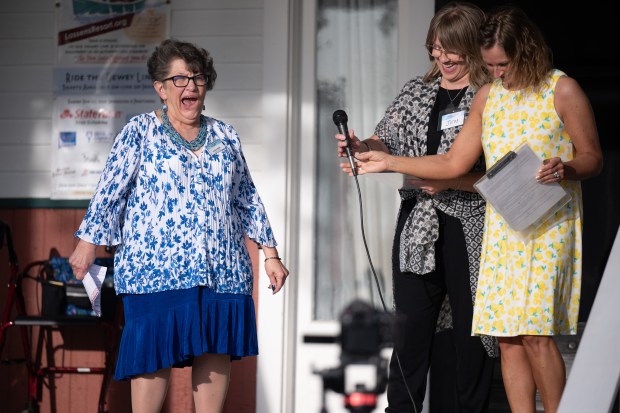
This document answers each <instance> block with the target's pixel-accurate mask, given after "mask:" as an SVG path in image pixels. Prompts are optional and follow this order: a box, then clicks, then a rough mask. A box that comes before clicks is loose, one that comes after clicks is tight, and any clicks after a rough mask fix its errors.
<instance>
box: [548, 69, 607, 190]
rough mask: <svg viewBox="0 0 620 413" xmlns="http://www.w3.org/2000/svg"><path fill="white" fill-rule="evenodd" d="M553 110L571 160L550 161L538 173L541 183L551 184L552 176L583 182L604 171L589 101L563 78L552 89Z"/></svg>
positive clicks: (571, 81)
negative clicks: (570, 145)
mask: <svg viewBox="0 0 620 413" xmlns="http://www.w3.org/2000/svg"><path fill="white" fill-rule="evenodd" d="M555 108H556V111H557V113H558V115H559V116H560V119H562V121H563V122H564V127H565V128H566V132H567V133H568V135H569V136H570V138H571V141H572V142H573V146H574V148H575V156H574V157H573V159H572V160H562V159H560V158H552V159H550V160H549V162H546V163H545V164H544V165H543V166H542V167H541V168H540V170H539V178H540V180H541V181H543V182H552V181H553V179H552V178H551V177H552V176H553V173H554V172H557V173H558V174H559V176H560V179H570V180H584V179H587V178H590V177H592V176H596V175H598V174H599V173H600V172H601V169H602V168H603V154H602V151H601V146H600V142H599V137H598V131H597V128H596V121H595V119H594V112H593V111H592V106H591V105H590V101H589V100H588V97H587V96H586V94H585V93H584V91H583V89H582V88H581V87H580V86H579V84H578V83H577V81H575V80H574V79H572V78H570V77H562V78H560V79H559V80H558V83H557V85H556V88H555Z"/></svg>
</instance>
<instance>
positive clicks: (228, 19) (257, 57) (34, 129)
mask: <svg viewBox="0 0 620 413" xmlns="http://www.w3.org/2000/svg"><path fill="white" fill-rule="evenodd" d="M170 8H171V26H170V27H171V28H170V33H171V36H172V37H175V38H179V39H182V40H187V41H191V42H194V43H196V44H198V45H200V46H202V47H204V48H206V49H207V50H209V51H210V52H211V53H212V54H213V57H214V61H215V68H216V70H217V72H218V79H217V82H216V85H215V88H214V90H212V91H211V92H210V93H209V94H208V96H207V101H206V105H207V110H206V112H207V113H208V114H209V115H210V116H213V117H216V118H219V119H221V120H224V121H226V122H228V123H231V124H233V125H234V126H235V128H236V129H237V131H238V132H239V134H240V136H241V139H242V143H243V145H244V150H245V154H246V157H247V161H248V163H249V165H250V169H251V170H252V171H253V172H254V173H255V174H256V175H257V177H258V175H260V174H261V173H262V171H263V170H264V164H263V162H264V161H263V160H264V159H265V158H264V157H263V154H264V150H263V148H262V145H261V142H262V136H261V135H262V96H263V84H262V83H263V1H262V0H209V1H203V0H171V1H170ZM55 13H56V6H55V1H53V0H21V1H1V2H0V50H1V53H0V198H44V199H45V198H49V196H50V184H51V177H50V163H51V147H50V143H51V141H52V139H51V136H50V134H51V130H52V120H51V119H52V102H53V95H52V69H53V65H54V60H55V39H56V30H55Z"/></svg>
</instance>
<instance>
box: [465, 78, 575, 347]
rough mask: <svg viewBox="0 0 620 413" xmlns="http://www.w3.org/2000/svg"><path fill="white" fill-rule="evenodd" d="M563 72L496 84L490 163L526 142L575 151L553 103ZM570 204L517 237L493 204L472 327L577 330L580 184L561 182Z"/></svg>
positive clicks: (544, 155)
mask: <svg viewBox="0 0 620 413" xmlns="http://www.w3.org/2000/svg"><path fill="white" fill-rule="evenodd" d="M562 76H564V73H562V72H560V71H558V70H554V71H553V72H552V73H551V77H550V79H549V82H548V85H547V87H545V88H544V89H542V90H540V91H537V92H534V91H532V90H526V91H509V90H506V89H504V87H503V86H502V83H501V81H499V80H498V81H495V82H494V83H493V85H492V86H491V90H490V92H489V97H488V100H487V102H486V106H485V109H484V113H483V116H482V121H483V127H482V129H483V133H482V145H483V148H484V154H485V159H486V165H487V168H490V167H491V166H493V164H494V163H495V162H497V161H498V160H499V159H500V158H501V157H502V156H503V155H504V154H506V153H507V152H508V151H510V150H512V149H514V148H516V147H517V146H519V144H521V143H523V142H525V141H526V142H528V144H529V145H530V147H531V148H532V149H533V150H534V152H536V153H537V154H538V156H539V157H540V158H541V159H549V158H553V157H560V158H561V159H562V160H563V161H568V160H570V159H572V158H573V156H574V148H573V144H572V141H571V139H570V137H569V136H568V134H567V132H566V131H565V130H564V124H563V123H562V120H561V119H560V118H559V116H558V115H557V113H556V111H555V107H554V90H555V86H556V84H557V81H558V79H559V78H560V77H562ZM561 184H562V186H563V187H564V188H565V189H566V190H567V191H568V193H569V194H570V196H571V200H570V201H569V203H568V204H567V205H566V206H564V207H563V208H561V209H560V210H559V211H558V212H557V213H555V214H554V215H553V216H552V217H551V218H550V219H549V220H547V221H546V222H545V223H544V224H542V225H541V226H540V227H538V228H537V229H536V231H535V232H534V233H533V234H532V235H531V236H530V238H529V240H524V239H523V238H520V237H519V236H517V234H516V233H514V232H513V231H512V230H511V229H510V228H509V227H508V225H507V224H506V223H505V222H504V220H503V219H502V217H501V216H500V215H499V214H497V212H495V210H494V209H493V207H492V206H490V205H489V204H488V203H487V208H486V218H485V231H484V238H483V241H482V256H481V262H480V276H479V279H478V288H477V291H476V302H475V306H474V317H473V324H472V334H486V335H492V336H500V337H511V336H517V335H556V334H576V332H577V316H578V313H579V296H580V289H581V261H582V256H581V211H582V199H581V186H580V183H579V182H578V181H562V183H561Z"/></svg>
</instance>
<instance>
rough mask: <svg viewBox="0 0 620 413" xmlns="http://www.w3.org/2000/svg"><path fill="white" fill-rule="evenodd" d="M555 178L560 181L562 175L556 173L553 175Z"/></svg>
mask: <svg viewBox="0 0 620 413" xmlns="http://www.w3.org/2000/svg"><path fill="white" fill-rule="evenodd" d="M553 176H554V177H555V179H557V180H560V174H559V173H558V171H555V172H554V173H553Z"/></svg>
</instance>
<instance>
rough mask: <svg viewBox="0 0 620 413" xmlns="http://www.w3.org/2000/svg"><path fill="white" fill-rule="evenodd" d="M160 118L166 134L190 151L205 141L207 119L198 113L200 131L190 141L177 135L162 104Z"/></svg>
mask: <svg viewBox="0 0 620 413" xmlns="http://www.w3.org/2000/svg"><path fill="white" fill-rule="evenodd" d="M161 119H162V121H163V125H164V131H166V134H167V135H168V136H169V137H170V138H171V139H172V140H173V141H174V142H175V143H176V144H178V145H181V146H183V147H185V148H187V149H189V150H191V151H197V150H198V149H200V148H202V147H203V146H204V144H205V142H206V141H207V121H206V120H205V117H204V116H202V115H200V131H199V132H198V136H197V137H196V139H194V140H193V141H191V142H188V141H186V140H185V139H183V138H182V137H181V135H179V132H177V131H176V130H175V129H174V128H173V127H172V124H171V123H170V119H168V115H167V114H166V107H165V106H164V107H163V109H162V111H161Z"/></svg>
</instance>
